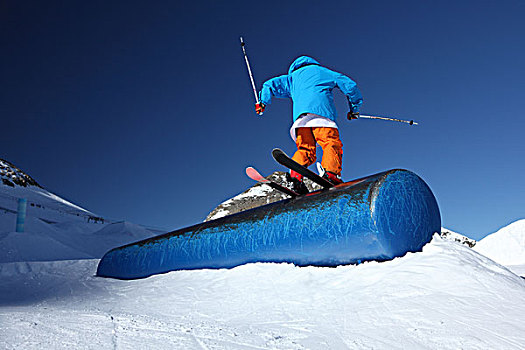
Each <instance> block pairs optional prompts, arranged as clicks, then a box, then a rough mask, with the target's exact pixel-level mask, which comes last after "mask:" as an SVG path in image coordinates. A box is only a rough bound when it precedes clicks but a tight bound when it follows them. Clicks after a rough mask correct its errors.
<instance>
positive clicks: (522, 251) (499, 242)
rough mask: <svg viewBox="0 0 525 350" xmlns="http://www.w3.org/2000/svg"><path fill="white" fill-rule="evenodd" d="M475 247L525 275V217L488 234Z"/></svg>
mask: <svg viewBox="0 0 525 350" xmlns="http://www.w3.org/2000/svg"><path fill="white" fill-rule="evenodd" d="M474 249H475V250H476V251H478V252H479V253H481V254H483V255H485V256H487V257H489V258H491V259H492V260H494V261H497V262H498V263H500V264H503V265H506V266H508V267H509V268H510V269H511V270H513V271H515V272H516V273H518V274H521V275H525V219H522V220H518V221H516V222H513V223H512V224H510V225H508V226H506V227H503V228H502V229H500V230H498V231H497V232H495V233H493V234H490V235H488V236H487V237H485V238H483V239H482V240H481V241H479V242H478V243H477V244H476V246H475V247H474Z"/></svg>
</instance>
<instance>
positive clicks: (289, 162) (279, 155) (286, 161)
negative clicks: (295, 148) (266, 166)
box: [272, 148, 334, 188]
mask: <svg viewBox="0 0 525 350" xmlns="http://www.w3.org/2000/svg"><path fill="white" fill-rule="evenodd" d="M272 156H273V158H274V159H275V160H276V161H277V163H279V164H281V165H284V166H285V167H287V168H289V169H291V170H294V171H296V172H298V173H299V174H301V175H303V176H305V177H307V178H309V179H310V180H312V181H313V182H315V183H317V184H319V185H321V186H323V187H324V188H330V187H334V184H333V183H331V182H330V181H328V180H326V179H324V178H322V177H321V176H319V175H317V174H316V173H314V172H313V171H311V170H309V169H308V168H306V167H304V166H302V165H301V164H299V163H297V162H296V161H294V160H293V159H292V158H290V157H288V155H286V153H284V152H283V151H282V150H280V149H279V148H275V149H274V150H273V151H272Z"/></svg>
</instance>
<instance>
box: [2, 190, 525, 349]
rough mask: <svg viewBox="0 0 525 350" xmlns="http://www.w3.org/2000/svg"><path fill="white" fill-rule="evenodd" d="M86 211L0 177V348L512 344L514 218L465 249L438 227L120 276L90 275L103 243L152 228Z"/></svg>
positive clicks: (518, 314)
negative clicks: (267, 259)
mask: <svg viewBox="0 0 525 350" xmlns="http://www.w3.org/2000/svg"><path fill="white" fill-rule="evenodd" d="M265 191H266V187H264V186H258V187H257V188H256V189H254V190H252V192H250V191H248V192H246V193H245V194H243V196H246V198H247V199H249V197H254V196H265V195H266V194H265ZM20 197H23V198H28V203H29V205H28V208H27V209H28V210H27V211H28V217H27V220H26V225H25V227H26V231H25V232H22V233H21V232H13V231H14V227H15V222H16V206H17V198H20ZM30 204H33V205H30ZM92 217H97V215H95V214H93V213H91V212H89V211H87V210H85V209H83V208H80V207H78V206H76V205H74V204H71V203H70V202H68V201H65V200H63V199H61V198H60V197H58V196H55V195H52V194H51V195H49V192H47V191H45V190H44V189H40V188H36V187H31V186H30V187H27V188H24V187H19V186H17V187H14V188H13V187H7V186H3V185H1V184H0V280H1V281H2V283H0V349H71V348H81V349H137V348H139V349H141V348H147V349H305V348H306V349H458V348H461V349H523V348H524V347H523V344H525V325H524V323H523V315H524V314H525V279H523V278H522V277H520V276H518V275H517V274H524V273H525V259H524V258H523V257H524V256H523V252H524V249H525V241H524V239H525V238H524V237H525V220H521V221H518V222H516V223H513V224H511V225H509V226H507V227H506V228H503V229H501V230H500V231H498V232H496V233H494V234H493V235H490V236H488V237H487V238H485V239H483V240H482V241H480V242H478V243H477V244H476V245H475V249H471V248H469V246H468V245H465V244H461V242H463V243H465V242H466V239H468V238H466V237H463V236H460V235H459V234H456V233H454V232H451V233H449V234H447V235H446V236H447V239H443V238H441V237H440V236H438V235H435V236H434V238H433V240H432V242H430V243H429V244H427V245H426V246H425V247H424V249H423V251H422V252H419V253H410V254H407V255H406V256H404V257H402V258H397V259H395V260H392V261H387V262H383V263H377V262H370V263H364V264H361V265H357V266H355V265H352V266H340V267H337V268H319V267H302V268H300V267H296V266H293V265H291V264H268V263H267V264H263V263H257V264H247V265H243V266H239V267H236V268H234V269H222V270H194V271H176V272H171V273H167V274H163V275H156V276H152V277H149V278H146V279H141V280H132V281H121V280H115V279H107V278H100V277H96V276H95V273H96V268H97V264H98V262H99V260H98V259H99V258H100V257H101V256H102V254H104V252H106V251H107V250H109V249H111V248H113V247H115V246H119V245H122V244H125V243H129V242H132V241H137V240H140V239H143V238H145V237H149V236H151V235H154V234H159V233H161V232H158V231H152V230H151V229H147V228H144V227H142V226H140V225H136V224H133V223H129V222H126V221H108V220H104V221H103V223H101V222H100V221H97V222H93V221H92V220H90V218H92ZM444 230H445V229H444ZM504 265H507V266H504Z"/></svg>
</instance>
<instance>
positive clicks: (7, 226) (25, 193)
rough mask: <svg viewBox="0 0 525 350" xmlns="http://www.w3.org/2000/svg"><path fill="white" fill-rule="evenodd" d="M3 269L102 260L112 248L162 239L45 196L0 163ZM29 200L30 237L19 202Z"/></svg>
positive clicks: (0, 257)
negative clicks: (21, 226) (20, 227)
mask: <svg viewBox="0 0 525 350" xmlns="http://www.w3.org/2000/svg"><path fill="white" fill-rule="evenodd" d="M0 174H1V178H2V182H1V183H0V263H5V262H16V261H53V260H71V259H92V258H100V257H101V256H102V255H103V254H104V253H105V252H106V251H108V250H110V249H111V248H114V247H117V246H120V245H123V244H126V243H131V242H135V241H138V240H141V239H144V238H147V237H151V236H154V235H156V234H160V233H161V232H159V231H153V230H148V229H145V228H144V227H142V226H139V225H135V224H131V223H127V222H112V221H111V220H107V219H104V218H102V217H100V216H99V215H96V214H94V213H92V212H90V211H88V210H86V209H84V208H81V207H79V206H77V205H75V204H73V203H71V202H69V201H67V200H65V199H63V198H60V197H59V196H57V195H55V194H53V193H51V192H49V191H47V190H45V189H44V188H43V187H41V186H40V185H39V184H38V183H37V182H36V181H35V180H34V179H33V178H32V177H31V176H29V175H27V174H26V173H24V172H23V171H22V170H20V169H19V168H17V167H16V166H14V165H13V164H11V163H9V162H7V161H5V160H0ZM19 198H25V199H26V200H27V218H26V222H25V230H24V232H15V227H16V216H17V206H18V199H19Z"/></svg>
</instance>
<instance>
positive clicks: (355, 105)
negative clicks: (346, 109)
mask: <svg viewBox="0 0 525 350" xmlns="http://www.w3.org/2000/svg"><path fill="white" fill-rule="evenodd" d="M335 83H336V85H337V87H338V88H339V89H340V90H341V91H342V92H343V94H345V95H346V97H348V104H349V106H350V110H351V111H352V112H355V113H359V107H360V106H361V104H362V103H363V96H361V91H359V88H358V87H357V84H356V83H355V81H353V80H352V79H350V78H349V77H347V76H346V75H344V74H340V73H337V76H336V79H335Z"/></svg>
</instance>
